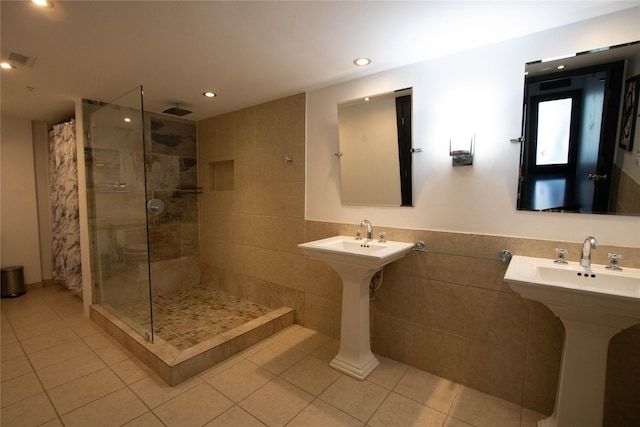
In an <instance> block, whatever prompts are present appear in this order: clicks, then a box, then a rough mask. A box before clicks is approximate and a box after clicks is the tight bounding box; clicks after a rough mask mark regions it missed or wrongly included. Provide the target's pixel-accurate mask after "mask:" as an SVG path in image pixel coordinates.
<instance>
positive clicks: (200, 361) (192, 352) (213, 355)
mask: <svg viewBox="0 0 640 427" xmlns="http://www.w3.org/2000/svg"><path fill="white" fill-rule="evenodd" d="M231 298H232V299H233V298H235V297H231ZM235 299H237V298H235ZM237 300H238V301H239V304H240V305H241V306H242V305H243V304H244V303H246V301H243V300H239V299H237ZM154 304H155V301H154ZM154 307H155V306H154ZM89 308H90V310H89V315H90V318H91V320H93V321H94V322H95V323H96V324H97V325H98V326H99V327H101V328H102V329H103V330H105V331H106V332H107V333H108V334H109V335H111V336H112V337H113V338H114V339H115V340H116V341H118V342H119V343H120V344H121V345H123V346H124V347H125V348H126V349H127V350H129V351H130V352H131V353H133V354H134V355H135V356H136V357H137V358H138V359H140V360H141V361H142V362H143V363H144V364H146V365H147V366H149V367H150V368H151V369H152V370H153V371H154V372H155V373H156V374H157V375H158V376H159V377H160V378H162V380H163V381H165V382H166V383H167V384H168V385H170V386H175V385H178V384H180V383H181V382H183V381H185V380H187V379H189V378H191V377H193V376H194V375H197V374H199V373H200V372H202V371H205V370H207V369H209V368H210V367H212V366H214V365H216V364H217V363H220V362H222V361H224V360H226V359H227V358H229V357H231V356H233V355H235V354H237V353H239V352H240V351H242V350H244V349H245V348H248V347H250V346H252V345H253V344H256V343H258V342H260V341H261V340H263V339H265V338H267V337H269V336H271V335H273V334H274V333H276V332H278V331H280V330H281V329H284V328H286V327H287V326H289V325H291V324H292V323H293V319H294V313H293V309H292V308H289V307H284V306H283V307H280V308H278V309H274V310H270V311H269V309H266V310H264V311H263V312H262V313H263V314H261V315H258V316H257V317H255V318H253V319H251V320H249V321H247V322H245V323H243V324H240V325H239V326H233V323H230V326H228V327H230V329H227V328H224V327H223V328H222V329H220V325H219V324H218V325H216V323H219V322H211V321H210V320H211V319H207V318H206V317H205V319H204V320H205V321H206V323H210V325H211V327H210V329H211V334H215V335H211V334H208V335H207V334H203V333H200V334H199V336H200V339H199V340H198V341H199V342H197V343H196V342H191V343H186V342H185V341H184V339H183V340H176V339H175V337H172V336H171V334H168V333H167V331H166V329H165V331H164V333H165V337H166V338H167V339H163V337H162V333H163V332H160V333H156V334H154V342H153V343H150V342H148V341H146V340H145V339H144V337H142V336H141V335H140V334H139V333H138V332H136V331H135V330H134V329H133V328H131V327H130V326H128V325H127V324H126V323H124V322H123V321H122V320H120V319H119V318H118V317H116V316H115V315H114V314H113V313H112V312H111V311H109V310H108V309H107V308H105V307H103V306H102V305H100V304H93V305H91V306H90V307H89ZM163 309H164V307H163V308H162V309H161V310H158V311H159V312H161V311H162V310H163ZM155 318H156V315H155V314H154V321H155ZM205 327H206V325H202V322H200V324H198V323H197V322H195V323H194V324H192V325H191V329H197V328H200V329H202V328H205ZM160 329H161V330H162V329H163V328H160ZM157 330H158V328H156V331H157Z"/></svg>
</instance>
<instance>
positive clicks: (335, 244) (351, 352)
mask: <svg viewBox="0 0 640 427" xmlns="http://www.w3.org/2000/svg"><path fill="white" fill-rule="evenodd" d="M413 246H414V244H413V243H405V242H389V241H385V242H378V241H367V240H355V239H354V238H353V237H347V236H335V237H330V238H327V239H322V240H316V241H313V242H307V243H302V244H299V245H298V248H300V249H301V250H302V252H304V253H305V254H306V255H308V256H309V257H311V258H314V259H317V260H320V261H325V262H326V263H328V264H329V265H330V266H331V268H333V269H334V270H335V271H336V272H337V273H338V275H339V276H340V278H341V279H342V324H341V329H340V351H339V352H338V355H337V356H336V357H335V358H334V359H333V360H332V361H331V364H330V365H331V366H332V367H333V368H335V369H337V370H339V371H342V372H344V373H346V374H348V375H351V376H352V377H354V378H357V379H359V380H363V379H365V378H366V377H367V375H369V373H371V371H373V369H375V367H376V366H378V360H377V359H376V358H375V356H374V355H373V353H371V345H370V337H369V283H370V281H371V277H372V276H373V275H374V274H375V273H376V272H377V271H378V270H380V269H381V268H382V267H384V266H385V265H387V264H389V263H390V262H393V261H395V260H397V259H400V258H402V257H403V256H405V255H406V254H407V253H408V252H409V251H411V248H413Z"/></svg>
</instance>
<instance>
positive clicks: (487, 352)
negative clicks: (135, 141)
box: [198, 95, 640, 425]
mask: <svg viewBox="0 0 640 427" xmlns="http://www.w3.org/2000/svg"><path fill="white" fill-rule="evenodd" d="M304 108H305V107H304V95H297V96H293V97H289V98H284V99H282V100H278V101H274V102H270V103H267V104H263V105H259V106H257V107H253V108H249V109H246V110H242V111H239V112H236V113H230V114H226V115H223V116H219V117H214V118H211V119H207V120H204V121H201V122H199V123H198V137H199V141H198V144H199V157H198V163H199V165H201V167H200V168H199V169H200V172H199V173H200V176H199V179H200V182H208V179H209V177H208V176H207V175H206V174H207V173H208V172H207V171H208V170H209V168H208V167H207V165H208V164H209V163H210V162H213V161H226V160H233V161H234V170H235V187H234V191H219V192H215V191H211V190H209V189H205V193H204V194H203V195H202V196H201V200H200V218H201V236H200V239H201V257H202V267H203V278H204V282H205V283H207V284H209V285H211V286H216V287H219V288H222V289H226V290H227V291H229V292H231V293H232V294H235V295H238V296H242V297H244V298H247V299H250V300H253V301H255V302H258V303H262V304H265V305H268V306H271V307H278V306H280V305H288V306H290V307H293V308H294V309H295V311H296V314H295V318H296V322H297V323H300V324H302V325H304V326H306V327H308V328H311V329H314V330H317V331H320V332H322V333H325V334H327V335H330V336H334V337H338V336H339V335H340V314H341V298H342V297H341V296H342V284H341V281H340V279H339V277H338V275H337V274H336V273H335V272H334V271H333V270H331V268H329V267H328V266H327V265H326V264H324V263H322V262H318V261H314V260H312V259H309V258H307V257H305V256H304V255H302V253H301V252H299V251H298V250H297V248H296V244H297V243H300V242H304V241H310V240H315V239H319V238H323V237H329V236H333V235H336V234H346V235H351V234H353V230H354V229H355V226H356V225H355V224H335V223H325V222H317V221H305V220H304V144H305V141H304V139H305V138H304ZM285 156H289V157H291V158H293V163H292V164H291V165H289V164H287V163H286V162H285V160H284V158H285ZM374 228H375V229H376V231H378V230H379V229H380V227H378V226H376V224H375V223H374ZM386 231H387V239H389V240H399V241H407V242H416V241H418V240H423V241H425V242H426V244H427V248H428V249H429V250H430V251H431V252H428V253H418V252H412V253H411V254H409V255H408V256H407V257H405V258H403V259H401V260H399V261H397V262H395V263H393V264H390V265H389V266H388V267H386V268H385V270H384V278H383V283H382V287H381V288H380V289H379V290H378V291H377V292H376V298H375V300H374V301H372V303H371V324H372V346H373V349H374V351H375V352H376V353H378V354H381V355H383V356H387V357H389V358H392V359H394V360H397V361H400V362H404V363H407V364H409V365H412V366H415V367H417V368H419V369H423V370H426V371H428V372H432V373H435V374H437V375H440V376H443V377H446V378H449V379H452V380H454V381H456V382H460V383H462V384H464V385H468V386H471V387H473V388H475V389H477V390H480V391H484V392H487V393H489V394H492V395H494V396H498V397H500V398H503V399H507V400H509V401H512V402H515V403H517V404H521V405H523V406H525V407H528V408H531V409H533V410H535V411H539V412H543V413H546V414H550V413H551V412H552V410H553V403H554V400H555V389H556V383H557V376H558V370H559V364H560V357H561V351H562V340H563V336H564V328H563V327H562V324H561V323H560V321H559V320H558V319H557V318H556V317H555V316H554V315H553V314H552V313H551V312H550V311H549V310H548V309H547V308H546V307H544V306H543V305H541V304H538V303H536V302H533V301H529V300H525V299H522V298H520V297H519V296H518V295H517V294H516V293H514V292H513V291H512V290H511V289H510V288H509V286H508V285H507V284H506V283H505V282H504V280H503V276H504V273H505V270H506V267H507V266H506V264H504V263H502V262H499V261H497V255H498V253H499V251H500V250H502V249H509V250H510V251H511V252H512V253H514V254H519V255H530V256H539V257H553V256H554V255H555V250H554V249H555V248H556V247H564V248H567V249H568V250H569V254H570V255H569V257H570V258H571V257H575V256H576V254H579V253H580V245H579V244H577V243H566V242H553V241H541V240H535V239H519V238H507V237H496V236H486V235H469V234H463V233H445V232H435V231H422V230H420V231H419V230H408V229H395V228H394V229H390V228H387V229H386ZM598 237H599V238H600V240H601V243H602V244H604V243H606V240H605V238H604V236H598ZM608 252H620V253H623V254H624V255H625V259H624V264H625V265H626V266H628V267H640V249H638V248H615V247H609V246H605V245H601V246H600V248H598V249H596V250H595V251H594V253H593V260H594V262H595V263H606V262H607V253H608ZM609 359H610V362H609V372H608V378H609V379H610V380H609V381H608V384H607V405H606V409H605V413H606V417H607V420H608V421H607V423H606V425H626V424H625V423H627V424H628V421H629V420H633V419H640V409H639V408H640V405H637V403H636V402H634V401H633V397H634V396H638V395H640V372H639V371H638V370H639V369H640V368H639V367H638V366H639V364H638V363H637V360H640V327H635V328H631V329H629V330H627V331H625V332H622V333H620V334H618V335H617V336H616V337H614V339H613V340H612V343H611V346H610V356H609Z"/></svg>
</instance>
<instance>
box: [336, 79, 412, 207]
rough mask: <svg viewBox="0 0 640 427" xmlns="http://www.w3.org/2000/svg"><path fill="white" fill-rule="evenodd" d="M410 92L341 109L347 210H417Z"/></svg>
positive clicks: (344, 104) (343, 105) (360, 101)
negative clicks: (352, 207) (353, 207)
mask: <svg viewBox="0 0 640 427" xmlns="http://www.w3.org/2000/svg"><path fill="white" fill-rule="evenodd" d="M412 92H413V91H412V89H411V88H408V89H401V90H396V91H393V92H388V93H382V94H378V95H372V96H367V97H362V98H358V99H354V100H350V101H345V102H341V103H339V104H338V138H339V142H340V152H339V153H337V155H338V156H339V158H340V177H341V182H342V203H343V204H346V205H368V206H373V205H377V206H413V173H412V155H413V152H414V150H413V147H412V126H411V105H412V104H411V98H412Z"/></svg>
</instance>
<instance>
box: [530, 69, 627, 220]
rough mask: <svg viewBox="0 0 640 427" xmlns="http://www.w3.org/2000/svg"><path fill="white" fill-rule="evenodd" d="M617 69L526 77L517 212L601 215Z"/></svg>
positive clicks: (607, 188)
mask: <svg viewBox="0 0 640 427" xmlns="http://www.w3.org/2000/svg"><path fill="white" fill-rule="evenodd" d="M623 67H624V63H623V62H615V63H610V64H603V65H598V66H593V67H587V68H581V69H575V70H570V71H569V72H566V73H562V74H558V73H555V74H548V75H542V76H534V77H531V78H527V81H526V88H525V92H526V94H525V98H526V102H527V106H528V108H527V109H526V111H527V117H526V118H525V123H526V124H527V126H526V129H525V141H526V143H525V147H524V149H523V159H522V160H523V162H522V173H523V175H522V178H521V182H520V196H519V200H518V208H519V209H524V210H535V211H554V212H585V213H591V212H593V213H598V212H607V210H608V205H609V194H610V187H611V179H610V177H611V176H612V167H613V156H614V152H615V136H616V128H617V121H618V106H619V105H620V87H621V81H622V72H623Z"/></svg>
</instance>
